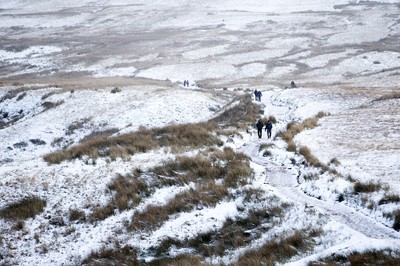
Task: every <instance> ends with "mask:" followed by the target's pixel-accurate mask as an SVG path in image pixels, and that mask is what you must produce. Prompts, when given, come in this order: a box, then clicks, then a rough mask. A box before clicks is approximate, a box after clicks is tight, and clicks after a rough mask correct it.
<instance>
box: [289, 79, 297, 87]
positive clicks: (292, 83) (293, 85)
mask: <svg viewBox="0 0 400 266" xmlns="http://www.w3.org/2000/svg"><path fill="white" fill-rule="evenodd" d="M290 87H292V89H293V88H297V86H296V83H294V81H293V80H292V82H290Z"/></svg>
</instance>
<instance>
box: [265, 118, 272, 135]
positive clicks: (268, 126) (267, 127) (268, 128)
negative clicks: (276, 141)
mask: <svg viewBox="0 0 400 266" xmlns="http://www.w3.org/2000/svg"><path fill="white" fill-rule="evenodd" d="M265 131H267V137H268V138H271V133H272V123H271V121H269V120H268V122H267V124H266V125H265Z"/></svg>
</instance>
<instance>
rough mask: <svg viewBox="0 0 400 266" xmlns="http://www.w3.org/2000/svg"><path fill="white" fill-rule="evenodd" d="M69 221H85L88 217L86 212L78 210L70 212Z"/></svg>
mask: <svg viewBox="0 0 400 266" xmlns="http://www.w3.org/2000/svg"><path fill="white" fill-rule="evenodd" d="M69 220H70V221H85V220H86V215H85V212H83V211H81V210H76V209H70V210H69Z"/></svg>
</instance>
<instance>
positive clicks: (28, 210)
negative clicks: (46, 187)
mask: <svg viewBox="0 0 400 266" xmlns="http://www.w3.org/2000/svg"><path fill="white" fill-rule="evenodd" d="M45 206H46V201H44V200H42V199H40V198H38V197H30V198H25V199H23V200H21V201H19V202H16V203H13V204H10V205H9V206H7V207H6V208H4V209H2V210H0V217H1V218H3V219H10V220H26V219H28V218H33V217H35V216H36V215H37V214H39V213H41V212H43V209H44V208H45Z"/></svg>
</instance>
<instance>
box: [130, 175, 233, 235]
mask: <svg viewBox="0 0 400 266" xmlns="http://www.w3.org/2000/svg"><path fill="white" fill-rule="evenodd" d="M227 196H228V187H227V186H225V185H217V184H215V182H214V181H212V180H209V181H208V182H206V183H205V184H201V185H198V186H197V187H196V188H195V189H190V190H188V191H185V192H182V193H179V194H177V195H176V196H175V197H174V198H173V199H171V200H170V201H169V202H168V203H167V204H166V205H163V206H158V205H149V206H147V207H146V209H145V210H144V211H142V212H136V213H135V214H134V215H133V217H132V222H131V224H130V226H129V229H130V230H154V229H156V228H157V227H159V226H161V225H162V224H163V223H164V222H165V221H166V220H168V217H169V216H170V215H173V214H176V213H180V212H188V211H192V210H194V209H198V208H203V207H214V206H215V205H216V204H217V203H218V202H219V201H221V200H222V199H223V198H225V197H227Z"/></svg>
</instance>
